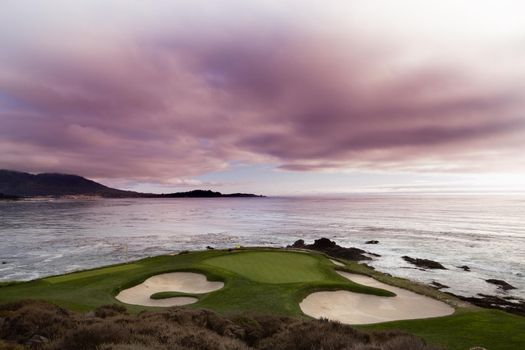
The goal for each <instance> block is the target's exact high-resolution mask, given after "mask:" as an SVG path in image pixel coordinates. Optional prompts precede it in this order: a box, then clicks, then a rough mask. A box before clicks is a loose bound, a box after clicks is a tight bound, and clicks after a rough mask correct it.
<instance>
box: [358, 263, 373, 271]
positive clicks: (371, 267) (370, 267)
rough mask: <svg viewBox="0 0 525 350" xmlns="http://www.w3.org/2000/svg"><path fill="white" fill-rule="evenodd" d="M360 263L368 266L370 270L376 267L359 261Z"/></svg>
mask: <svg viewBox="0 0 525 350" xmlns="http://www.w3.org/2000/svg"><path fill="white" fill-rule="evenodd" d="M361 265H363V266H366V267H368V268H369V269H370V270H375V269H376V268H375V267H373V266H370V265H368V264H365V263H361Z"/></svg>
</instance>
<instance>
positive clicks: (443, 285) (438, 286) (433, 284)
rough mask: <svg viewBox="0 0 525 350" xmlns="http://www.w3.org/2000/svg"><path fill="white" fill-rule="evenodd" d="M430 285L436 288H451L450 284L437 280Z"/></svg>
mask: <svg viewBox="0 0 525 350" xmlns="http://www.w3.org/2000/svg"><path fill="white" fill-rule="evenodd" d="M430 285H431V286H432V287H434V288H436V289H444V288H450V287H449V286H447V285H445V284H442V283H439V282H436V281H432V283H430Z"/></svg>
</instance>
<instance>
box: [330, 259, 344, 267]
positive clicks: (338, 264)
mask: <svg viewBox="0 0 525 350" xmlns="http://www.w3.org/2000/svg"><path fill="white" fill-rule="evenodd" d="M330 261H331V262H333V263H334V264H335V265H337V266H345V264H343V263H341V262H339V261H337V260H333V259H330Z"/></svg>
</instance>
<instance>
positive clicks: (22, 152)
mask: <svg viewBox="0 0 525 350" xmlns="http://www.w3.org/2000/svg"><path fill="white" fill-rule="evenodd" d="M194 29H196V28H194ZM282 30H284V29H283V28H281V27H278V28H274V29H271V28H269V27H268V26H261V25H260V24H259V25H256V26H255V27H249V26H248V27H246V28H243V30H242V31H235V30H229V31H225V32H221V31H216V30H214V28H212V27H211V26H210V27H203V28H199V31H198V32H197V33H198V34H191V31H189V30H185V31H181V32H176V33H173V32H171V31H169V30H167V31H166V32H162V33H158V32H156V33H154V34H148V35H143V36H139V37H135V36H130V37H126V38H125V39H124V40H122V41H118V40H115V39H114V38H111V39H108V40H105V41H103V42H102V43H101V44H100V45H97V44H93V43H92V42H89V43H88V44H86V46H87V47H83V48H82V50H79V47H78V46H75V45H73V48H72V47H70V46H69V45H53V46H52V49H47V48H45V47H34V48H32V49H31V50H29V51H31V55H28V54H24V56H23V57H22V58H21V59H18V58H19V57H17V56H16V55H14V56H9V59H6V60H5V62H4V63H2V64H0V96H2V99H0V103H1V104H2V107H0V125H1V127H0V167H4V168H14V169H21V170H28V171H63V172H71V173H80V174H83V175H86V176H92V177H98V178H127V179H134V180H138V181H153V180H154V181H166V182H169V181H170V179H176V178H179V177H189V176H195V175H199V174H202V173H205V172H209V171H213V170H220V169H225V168H226V167H228V164H229V163H230V162H232V161H243V162H253V163H259V162H271V163H275V164H277V165H278V166H280V167H281V168H283V169H288V170H295V171H308V170H325V169H334V168H377V169H383V168H393V169H403V170H407V169H408V170H411V169H412V170H420V169H422V167H421V166H422V165H425V164H430V165H431V168H432V167H433V168H432V169H434V170H439V167H440V166H441V167H442V168H441V169H442V170H454V169H461V170H468V169H474V168H476V169H478V168H483V164H487V168H491V167H493V165H494V162H497V163H498V166H503V167H504V166H506V165H507V166H508V167H509V168H512V167H515V166H518V165H520V166H521V165H523V164H522V163H523V162H521V163H520V162H519V161H516V159H512V160H510V161H509V160H508V159H511V157H513V154H512V150H514V149H515V148H516V144H517V142H519V140H521V139H522V138H523V137H524V136H525V135H524V122H523V121H524V118H523V112H522V111H523V110H524V107H525V106H524V105H525V96H524V94H523V91H525V90H524V89H523V87H522V86H520V83H517V82H516V80H513V79H508V77H507V76H506V75H503V76H502V77H501V79H497V80H491V76H490V75H487V76H485V75H483V73H482V72H480V71H479V70H477V68H472V70H471V71H465V69H464V66H463V65H458V66H457V67H455V66H454V65H451V64H444V63H442V62H440V60H439V59H435V60H432V59H431V60H428V61H425V62H423V63H421V62H418V63H417V64H411V65H406V64H399V62H398V61H399V57H400V56H401V53H400V52H399V51H398V50H397V49H396V48H393V47H389V46H388V45H385V46H384V47H383V46H382V45H381V44H382V43H378V42H366V41H365V40H362V39H360V38H359V37H358V36H352V35H347V36H345V37H343V38H337V37H332V36H330V35H321V34H312V32H311V31H309V30H306V29H304V30H303V29H301V28H294V29H293V30H292V29H289V28H288V29H286V30H287V32H286V33H283V32H282ZM188 33H190V34H188ZM77 40H80V41H81V40H82V37H80V38H78V39H77ZM80 47H82V46H80ZM26 52H27V51H26ZM13 57H14V58H13ZM478 73H479V74H478ZM502 155H505V157H508V158H505V160H506V163H505V161H503V159H502ZM473 164H476V165H475V166H473ZM505 164H506V165H505ZM423 168H425V167H424V166H423Z"/></svg>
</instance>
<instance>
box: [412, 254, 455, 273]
mask: <svg viewBox="0 0 525 350" xmlns="http://www.w3.org/2000/svg"><path fill="white" fill-rule="evenodd" d="M403 260H405V261H407V262H409V263H411V264H413V265H416V266H419V267H422V268H426V269H439V270H446V269H447V268H446V267H445V266H443V265H441V264H440V263H438V262H437V261H433V260H428V259H419V258H411V257H409V256H406V255H405V256H403Z"/></svg>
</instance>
